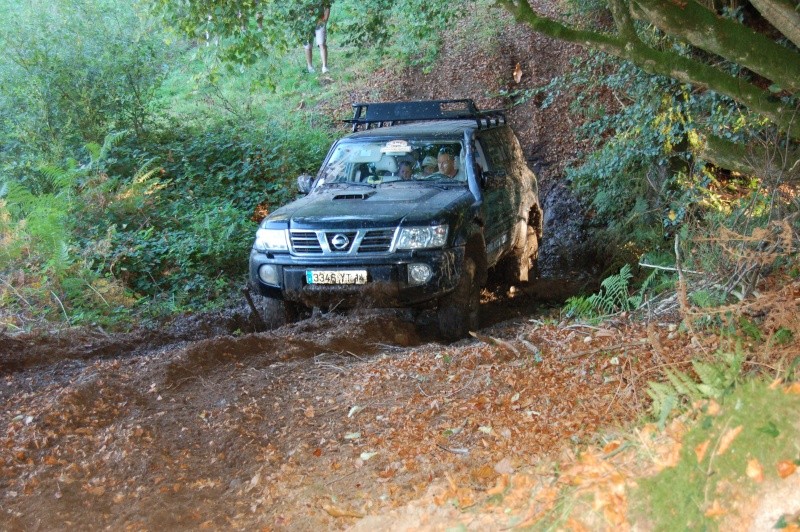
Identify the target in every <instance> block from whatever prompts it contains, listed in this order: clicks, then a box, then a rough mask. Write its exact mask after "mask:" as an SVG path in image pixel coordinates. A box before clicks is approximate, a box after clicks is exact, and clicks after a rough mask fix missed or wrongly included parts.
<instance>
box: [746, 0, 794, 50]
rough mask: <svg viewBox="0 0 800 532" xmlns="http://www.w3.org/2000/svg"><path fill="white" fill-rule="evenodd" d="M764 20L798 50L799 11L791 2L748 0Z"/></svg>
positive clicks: (789, 0)
mask: <svg viewBox="0 0 800 532" xmlns="http://www.w3.org/2000/svg"><path fill="white" fill-rule="evenodd" d="M750 3H751V4H753V6H755V8H756V9H758V12H759V13H761V16H763V17H764V18H765V19H767V20H768V21H769V23H770V24H772V25H773V26H775V28H776V29H777V30H778V31H780V32H781V33H783V34H784V35H785V36H786V38H787V39H789V40H790V41H792V42H793V43H794V45H795V46H797V47H798V48H800V11H798V10H797V7H796V6H793V5H792V3H793V2H792V1H791V0H750Z"/></svg>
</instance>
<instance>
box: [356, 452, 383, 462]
mask: <svg viewBox="0 0 800 532" xmlns="http://www.w3.org/2000/svg"><path fill="white" fill-rule="evenodd" d="M376 454H378V453H377V452H371V453H368V452H363V453H361V455H360V456H359V458H361V459H362V460H363V461H365V462H366V461H367V460H369V459H370V458H372V457H373V456H375V455H376Z"/></svg>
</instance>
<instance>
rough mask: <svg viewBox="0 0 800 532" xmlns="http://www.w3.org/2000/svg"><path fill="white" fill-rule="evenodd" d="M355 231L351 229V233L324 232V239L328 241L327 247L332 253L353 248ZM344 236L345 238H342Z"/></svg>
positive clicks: (345, 251) (343, 251)
mask: <svg viewBox="0 0 800 532" xmlns="http://www.w3.org/2000/svg"><path fill="white" fill-rule="evenodd" d="M357 234H358V233H356V232H355V231H353V232H352V233H343V232H337V233H325V240H327V241H328V249H330V250H331V252H332V253H347V252H348V251H350V250H351V249H352V248H353V242H355V240H356V235H357ZM342 236H343V237H344V238H345V239H346V240H344V239H342V238H341V237H342ZM337 237H339V240H340V242H338V244H339V245H338V247H337V240H336V239H337Z"/></svg>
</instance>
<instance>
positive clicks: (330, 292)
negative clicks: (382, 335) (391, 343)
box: [250, 247, 464, 308]
mask: <svg viewBox="0 0 800 532" xmlns="http://www.w3.org/2000/svg"><path fill="white" fill-rule="evenodd" d="M419 263H424V264H427V265H429V266H430V268H431V270H432V276H431V278H430V279H429V280H428V281H427V282H425V283H424V284H419V285H414V284H412V283H409V274H408V266H409V265H410V264H419ZM463 263H464V248H463V247H458V248H451V249H444V250H438V249H437V250H419V251H413V252H407V253H392V254H391V255H385V256H380V257H353V258H338V257H337V258H334V259H332V260H330V259H329V260H326V259H325V258H321V257H320V258H318V257H297V256H292V255H288V254H266V253H260V252H257V251H255V250H252V251H251V252H250V282H251V285H252V286H253V287H256V289H257V290H258V292H259V293H260V294H261V295H263V296H267V297H273V298H278V299H286V300H289V301H294V302H298V303H302V304H304V305H307V306H310V307H314V306H331V305H338V306H342V307H356V306H366V307H382V308H397V307H408V306H417V305H422V304H424V303H426V302H430V301H433V300H436V299H438V298H439V297H441V296H442V295H444V294H446V293H448V292H450V291H452V290H453V289H454V288H455V286H456V284H457V282H458V279H459V277H460V275H461V266H462V264H463ZM264 264H271V265H274V266H276V267H277V269H278V274H277V280H278V281H277V284H278V285H276V286H272V285H268V284H265V283H264V282H263V281H262V280H261V279H260V278H259V275H258V271H259V268H260V267H261V266H262V265H264ZM307 270H366V271H367V282H366V284H360V285H331V284H308V283H307V282H306V271H307Z"/></svg>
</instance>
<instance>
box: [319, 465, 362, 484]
mask: <svg viewBox="0 0 800 532" xmlns="http://www.w3.org/2000/svg"><path fill="white" fill-rule="evenodd" d="M357 472H358V469H356V470H354V471H351V472H350V473H348V474H346V475H344V476H343V477H339V478H335V479H333V480H331V481H330V482H326V483H325V486H330V485H331V484H335V483H336V482H339V481H340V480H344V479H346V478H348V477H352V476H353V475H355V474H356V473H357Z"/></svg>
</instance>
